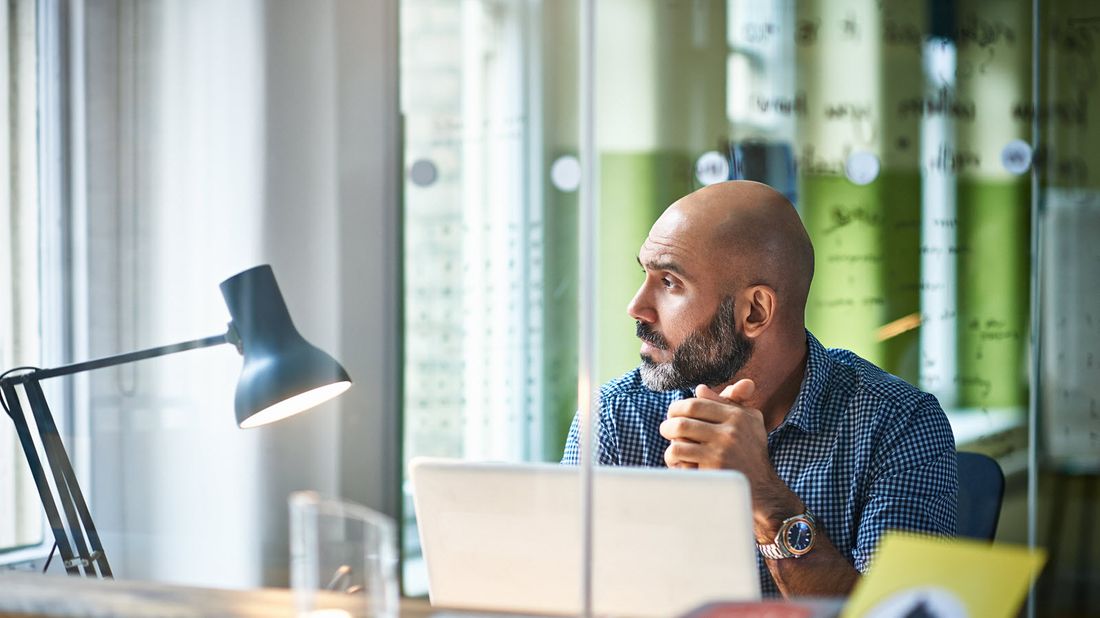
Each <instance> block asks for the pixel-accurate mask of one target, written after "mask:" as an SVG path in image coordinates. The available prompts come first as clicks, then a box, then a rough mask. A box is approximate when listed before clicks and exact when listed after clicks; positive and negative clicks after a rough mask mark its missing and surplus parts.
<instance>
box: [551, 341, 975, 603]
mask: <svg viewBox="0 0 1100 618" xmlns="http://www.w3.org/2000/svg"><path fill="white" fill-rule="evenodd" d="M806 339H807V343H808V345H809V355H808V358H807V361H806V373H805V376H804V377H803V380H802V387H801V389H800V391H799V393H798V397H797V398H796V399H795V402H794V405H793V406H792V407H791V411H790V412H789V413H788V414H787V417H786V419H784V420H783V422H782V423H781V424H780V425H779V426H778V427H776V428H775V429H774V430H773V431H772V432H771V433H769V434H768V454H769V456H770V457H771V461H772V465H774V466H775V471H776V473H777V474H778V475H779V478H781V479H783V481H784V482H785V483H786V484H787V486H788V487H790V488H791V490H792V491H794V493H796V494H798V496H799V497H800V498H801V499H802V501H803V502H804V503H805V504H806V506H807V508H809V510H810V511H811V512H812V513H813V514H814V515H815V516H816V518H817V520H818V522H819V525H820V526H822V527H823V528H824V530H825V533H826V534H827V535H828V537H829V540H831V541H832V542H833V545H835V546H836V548H837V550H839V551H840V553H841V554H843V555H844V556H846V557H847V558H848V561H849V562H851V563H852V565H853V566H855V568H856V569H858V570H859V571H860V572H861V573H862V572H865V571H866V570H867V568H868V567H869V566H870V564H871V558H872V554H873V553H874V550H875V546H876V544H877V543H878V540H879V537H880V536H882V533H883V532H884V531H886V530H890V529H900V530H909V531H914V532H919V533H927V534H933V535H947V536H953V535H954V534H955V524H956V516H957V509H958V501H957V497H958V476H957V471H956V464H955V440H954V437H953V436H952V434H951V426H950V424H949V423H948V421H947V416H946V415H945V414H944V412H943V409H942V408H940V405H939V403H938V402H937V401H936V398H935V397H933V396H932V395H929V394H928V393H924V392H921V391H920V390H918V389H916V388H914V387H913V386H911V385H909V384H908V383H906V382H905V381H903V380H901V379H900V378H898V377H896V376H893V375H890V374H888V373H886V372H885V371H883V370H881V369H879V368H878V367H876V366H874V365H873V364H871V363H869V362H867V361H866V360H864V359H862V358H860V357H859V356H856V355H855V354H853V353H852V352H849V351H847V350H839V349H825V348H824V347H822V345H821V344H820V343H819V342H818V341H817V339H816V338H815V337H814V336H813V335H811V334H810V333H809V332H807V333H806ZM692 396H693V394H692V392H691V391H690V390H680V391H667V392H656V391H651V390H649V389H647V388H646V387H645V386H644V385H643V384H642V380H641V376H640V373H639V371H638V369H635V370H634V371H631V372H630V373H627V374H626V375H624V376H622V377H621V378H618V379H616V380H612V381H611V382H608V383H607V384H605V385H603V387H602V388H601V389H600V418H599V433H598V436H599V447H600V450H599V462H600V464H604V465H617V466H652V467H663V466H664V465H665V460H664V453H665V449H666V448H667V447H668V444H669V442H668V440H666V439H664V438H663V437H662V436H661V434H660V429H659V428H660V425H661V421H663V420H664V419H665V417H666V415H667V413H668V406H669V404H671V403H672V402H674V401H678V400H680V399H685V398H688V397H692ZM578 448H579V444H578V425H577V419H576V418H574V419H573V425H572V427H570V429H569V438H568V440H567V442H566V445H565V455H564V457H563V458H562V463H567V464H576V463H577V462H578V461H579V459H580V453H579V452H578ZM792 514H793V513H792ZM639 541H642V539H639ZM757 565H758V568H759V570H760V584H761V590H762V591H763V593H764V594H765V595H776V594H778V588H777V587H776V585H775V582H774V581H773V580H772V577H771V574H770V573H769V572H768V569H767V567H766V566H765V564H764V560H763V558H762V557H761V556H760V555H759V554H758V555H757Z"/></svg>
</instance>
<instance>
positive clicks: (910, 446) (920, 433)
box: [852, 394, 959, 573]
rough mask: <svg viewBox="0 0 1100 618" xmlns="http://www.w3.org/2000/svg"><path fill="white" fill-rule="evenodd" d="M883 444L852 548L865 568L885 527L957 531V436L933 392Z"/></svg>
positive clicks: (856, 560)
mask: <svg viewBox="0 0 1100 618" xmlns="http://www.w3.org/2000/svg"><path fill="white" fill-rule="evenodd" d="M905 412H906V411H905V410H902V409H900V408H899V409H898V410H897V411H896V414H897V415H898V416H904V415H905ZM880 444H881V446H880V447H879V448H878V449H876V452H875V455H874V458H875V461H874V463H873V465H872V467H871V469H872V478H871V481H870V485H869V487H868V491H867V493H866V495H865V503H864V507H863V510H862V513H861V515H860V522H859V528H858V532H857V534H856V543H855V548H854V549H853V550H852V559H853V562H854V564H855V567H856V569H858V570H859V571H860V572H861V573H863V572H866V571H867V569H868V568H869V567H870V565H871V560H872V558H873V556H874V551H875V548H876V547H877V546H878V542H879V539H880V537H881V536H882V534H883V533H884V532H886V531H887V530H903V531H908V532H915V533H918V534H927V535H933V536H954V535H955V527H956V525H957V519H958V493H959V480H958V468H957V464H956V459H955V438H954V436H953V435H952V433H951V424H950V423H949V422H948V420H947V415H946V414H944V412H943V409H942V408H940V405H939V403H938V402H937V401H936V398H935V397H933V396H931V395H927V394H926V395H924V396H923V397H921V398H920V399H919V400H918V401H916V409H915V410H913V411H912V413H911V414H910V415H909V420H908V422H902V423H897V424H896V426H895V427H893V428H892V429H891V430H890V431H887V432H886V434H885V435H884V436H883V438H882V441H881V443H880Z"/></svg>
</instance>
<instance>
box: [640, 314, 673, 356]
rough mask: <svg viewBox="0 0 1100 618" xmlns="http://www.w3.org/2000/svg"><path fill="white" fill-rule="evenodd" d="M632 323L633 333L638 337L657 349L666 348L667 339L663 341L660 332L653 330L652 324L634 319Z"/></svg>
mask: <svg viewBox="0 0 1100 618" xmlns="http://www.w3.org/2000/svg"><path fill="white" fill-rule="evenodd" d="M634 325H635V326H634V334H635V336H637V337H638V339H641V340H642V341H644V342H646V343H648V344H649V345H651V346H653V347H655V348H657V349H658V350H667V349H668V341H665V338H664V337H663V336H661V333H658V332H657V331H655V330H653V327H652V326H650V325H649V324H646V323H645V322H641V321H635V322H634Z"/></svg>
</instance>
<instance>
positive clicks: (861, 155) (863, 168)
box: [844, 150, 879, 185]
mask: <svg viewBox="0 0 1100 618" xmlns="http://www.w3.org/2000/svg"><path fill="white" fill-rule="evenodd" d="M878 172H879V162H878V157H876V156H875V155H873V154H871V153H869V152H867V151H865V150H861V151H858V152H853V153H852V154H850V155H848V163H847V164H846V165H845V166H844V173H845V175H847V176H848V180H851V181H852V182H854V183H855V184H857V185H868V184H871V183H872V182H874V180H875V179H876V178H878Z"/></svg>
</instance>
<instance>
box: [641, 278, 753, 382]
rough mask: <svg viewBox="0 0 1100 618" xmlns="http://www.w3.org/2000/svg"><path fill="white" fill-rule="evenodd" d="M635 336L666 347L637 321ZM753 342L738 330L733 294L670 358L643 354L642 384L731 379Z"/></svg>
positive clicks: (743, 364)
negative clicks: (660, 359)
mask: <svg viewBox="0 0 1100 618" xmlns="http://www.w3.org/2000/svg"><path fill="white" fill-rule="evenodd" d="M638 337H639V338H640V339H642V340H645V341H649V342H650V343H652V344H655V345H657V346H658V347H661V349H667V342H665V341H664V338H663V337H660V335H657V334H656V333H651V332H650V331H649V330H648V327H647V326H645V325H643V324H641V323H640V322H639V323H638ZM752 344H753V342H752V341H751V340H750V339H749V338H748V337H745V336H744V335H742V334H741V333H738V332H737V326H736V324H735V322H734V315H733V298H731V297H726V299H725V300H723V301H722V304H721V305H719V306H718V311H717V312H716V313H715V315H714V319H713V320H711V323H710V324H709V325H707V326H706V327H704V328H701V329H699V330H697V331H695V332H693V333H692V334H690V335H688V337H687V338H686V339H684V341H683V343H681V344H680V346H679V347H677V348H676V352H675V353H674V354H673V356H672V360H671V361H669V362H667V363H655V362H653V359H652V358H650V357H648V356H645V355H643V356H642V366H641V368H640V373H641V378H642V384H644V385H645V387H646V388H648V389H649V390H652V391H671V390H677V389H682V388H692V387H694V386H696V385H698V384H706V385H707V386H717V385H719V384H723V383H725V382H728V381H729V380H731V379H733V376H734V375H735V374H736V373H737V372H738V371H740V370H741V368H742V367H744V366H745V363H747V362H748V360H749V358H751V357H752V348H753V345H752Z"/></svg>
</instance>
